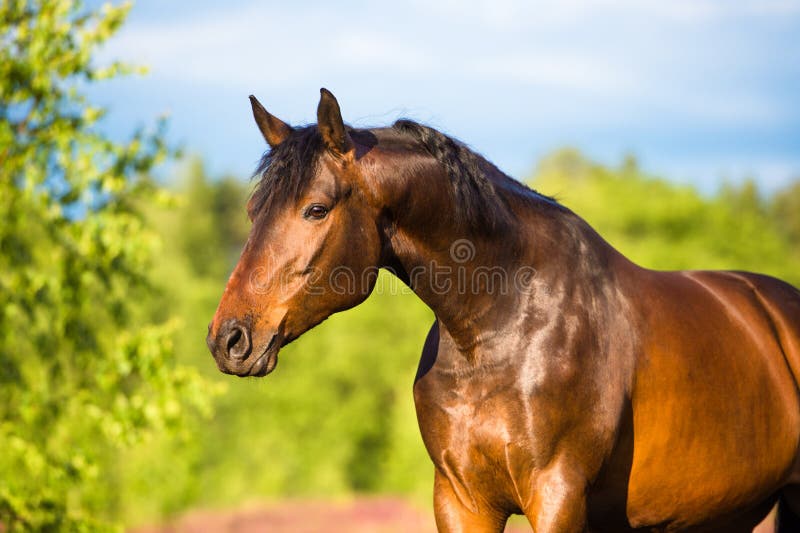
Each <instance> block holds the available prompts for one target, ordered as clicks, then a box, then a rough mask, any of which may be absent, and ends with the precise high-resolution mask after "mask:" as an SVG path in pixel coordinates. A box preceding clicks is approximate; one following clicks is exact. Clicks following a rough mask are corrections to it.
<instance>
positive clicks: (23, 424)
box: [0, 0, 209, 531]
mask: <svg viewBox="0 0 800 533" xmlns="http://www.w3.org/2000/svg"><path fill="white" fill-rule="evenodd" d="M128 8H129V6H128V5H123V6H120V7H112V6H110V5H107V6H104V7H103V8H102V9H101V10H99V11H86V10H84V9H83V8H82V7H81V6H80V5H79V4H78V3H76V2H74V1H71V0H37V1H15V0H6V1H4V2H2V3H0V42H2V45H0V169H1V170H0V450H2V453H0V523H2V524H3V525H4V527H5V528H6V529H7V530H10V531H25V530H36V531H57V530H58V531H60V530H69V531H73V530H75V531H86V530H93V529H108V528H111V527H112V526H113V519H114V510H115V508H116V507H117V505H118V502H117V501H116V499H115V498H116V496H115V494H116V490H115V483H117V467H116V464H115V461H114V457H115V456H116V454H117V453H118V450H119V449H120V448H121V447H124V446H125V445H129V444H131V443H136V442H140V441H141V440H142V439H146V438H148V435H150V434H151V433H153V432H156V431H157V432H163V431H165V430H166V431H172V430H175V429H177V428H179V427H180V424H179V423H180V421H181V419H182V418H183V415H184V413H185V412H187V411H191V412H194V411H195V410H197V409H200V410H203V409H206V408H207V407H208V405H209V404H208V401H207V394H208V392H207V391H206V390H204V384H203V382H202V381H201V380H200V378H199V377H198V376H197V374H196V372H195V371H193V370H190V369H188V368H185V367H181V366H178V365H175V364H174V362H173V350H172V347H171V331H172V330H171V326H170V324H157V323H153V322H152V321H150V320H149V319H148V318H147V316H146V314H145V313H143V311H142V309H143V306H142V304H141V302H143V301H145V300H147V298H149V297H150V296H151V295H152V289H151V284H150V282H149V272H150V269H151V265H152V259H153V253H154V251H155V249H156V248H157V246H158V238H157V235H156V234H155V233H153V232H152V231H151V230H150V229H149V228H148V227H147V226H146V223H145V221H144V219H143V217H142V216H141V214H140V206H142V205H146V204H148V203H153V202H157V201H159V200H160V199H162V197H163V196H164V193H162V192H161V191H159V189H157V188H156V187H154V186H153V185H152V183H151V182H150V181H149V180H147V179H146V178H144V177H143V176H144V173H146V172H147V171H148V170H149V169H150V168H151V167H152V166H153V165H154V164H155V163H157V162H158V161H160V160H161V159H162V158H163V157H164V156H165V155H166V154H167V149H166V147H165V145H164V142H163V134H162V130H161V126H159V128H157V129H156V130H155V131H153V132H149V133H148V132H138V133H136V134H134V135H133V136H132V137H131V138H130V139H129V140H128V141H127V142H123V143H115V142H112V141H111V140H110V139H108V138H107V137H106V136H104V135H103V134H102V133H100V132H99V131H98V128H97V121H98V120H99V119H100V118H101V117H102V116H103V113H104V110H103V109H100V108H97V107H94V106H92V105H90V104H89V102H87V100H86V99H85V97H84V96H83V95H82V94H81V92H80V90H79V88H80V87H81V86H82V85H85V84H93V83H95V82H97V81H99V80H102V79H105V78H111V77H114V76H117V75H119V74H122V73H126V72H130V71H131V70H132V69H131V68H129V67H126V66H124V65H121V64H118V63H115V64H112V65H110V66H107V67H102V68H101V67H99V66H97V65H96V64H95V63H94V62H93V60H92V54H93V52H94V51H95V50H96V48H97V47H98V46H99V45H100V44H102V43H103V42H104V41H105V40H107V39H108V38H109V37H110V36H111V35H112V34H113V33H114V32H115V31H116V30H117V29H118V28H119V27H120V25H121V24H122V22H123V21H124V18H125V15H126V13H127V11H128ZM0 529H2V528H0Z"/></svg>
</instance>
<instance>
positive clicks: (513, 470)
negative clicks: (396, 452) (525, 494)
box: [414, 374, 552, 508]
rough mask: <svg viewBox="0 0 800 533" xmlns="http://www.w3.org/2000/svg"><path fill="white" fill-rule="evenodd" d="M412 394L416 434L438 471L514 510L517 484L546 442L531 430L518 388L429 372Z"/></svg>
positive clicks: (469, 491) (469, 490)
mask: <svg viewBox="0 0 800 533" xmlns="http://www.w3.org/2000/svg"><path fill="white" fill-rule="evenodd" d="M442 380H445V381H447V382H448V383H447V384H446V385H447V387H445V386H444V385H445V384H444V383H442ZM414 398H415V403H416V408H417V417H418V420H419V426H420V431H421V433H422V438H423V441H424V442H425V446H426V448H427V450H428V453H429V455H430V457H431V459H432V460H433V462H434V464H435V465H436V467H437V468H438V470H439V471H440V472H442V473H444V474H445V475H446V476H447V478H448V479H449V480H450V482H451V483H453V484H456V485H458V486H459V487H460V490H462V491H463V493H464V494H466V495H469V496H468V498H485V499H489V500H492V503H493V504H496V505H500V506H507V507H511V508H518V507H519V505H520V499H521V498H520V493H519V490H518V486H519V485H521V484H525V483H526V479H527V476H528V475H529V473H530V471H531V469H532V465H533V464H534V463H535V462H536V461H537V457H543V456H545V455H547V453H548V452H547V451H546V450H547V448H549V447H550V445H549V444H550V442H551V441H552V439H551V438H550V436H549V435H544V434H541V432H539V431H537V430H536V428H534V426H533V423H534V419H535V416H534V415H533V413H532V406H531V405H530V403H529V402H526V401H524V399H523V398H524V393H523V391H522V390H520V388H519V387H518V386H517V385H516V384H514V383H505V382H502V381H499V380H493V379H488V378H487V376H482V379H480V380H474V379H468V378H467V377H466V376H458V377H457V379H456V378H453V376H447V375H445V376H442V375H438V376H437V375H435V374H434V375H428V376H425V377H424V378H422V379H420V380H419V381H418V382H417V383H416V384H415V386H414Z"/></svg>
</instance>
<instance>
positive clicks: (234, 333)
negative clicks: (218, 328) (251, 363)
mask: <svg viewBox="0 0 800 533" xmlns="http://www.w3.org/2000/svg"><path fill="white" fill-rule="evenodd" d="M225 348H226V351H227V353H228V357H230V358H233V359H246V358H247V356H248V355H250V338H249V335H248V334H247V331H246V330H245V329H244V328H243V327H241V326H233V327H232V328H231V331H230V333H228V336H227V338H226V339H225Z"/></svg>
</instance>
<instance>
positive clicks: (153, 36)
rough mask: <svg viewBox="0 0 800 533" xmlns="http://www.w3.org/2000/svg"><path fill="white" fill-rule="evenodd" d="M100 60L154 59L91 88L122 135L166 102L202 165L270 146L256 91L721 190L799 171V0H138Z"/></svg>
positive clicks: (247, 158) (177, 131)
mask: <svg viewBox="0 0 800 533" xmlns="http://www.w3.org/2000/svg"><path fill="white" fill-rule="evenodd" d="M101 58H102V59H103V60H107V59H109V58H122V59H129V60H133V61H135V62H137V63H141V64H146V65H148V66H149V67H150V73H149V75H147V76H145V77H131V78H126V79H124V80H121V81H114V82H110V83H106V84H104V85H102V86H100V87H98V88H95V89H92V92H91V96H92V98H93V99H94V100H95V101H98V102H101V103H103V104H106V105H108V106H109V107H110V109H111V112H110V115H109V116H108V118H107V120H106V125H105V127H106V128H108V129H109V130H110V131H111V132H112V133H114V134H116V135H123V134H125V133H127V132H130V131H131V130H132V129H133V128H134V127H136V126H141V125H146V124H149V123H152V119H153V118H154V117H155V116H156V115H158V114H162V113H168V114H169V116H170V127H169V136H170V138H171V139H172V140H173V141H174V142H179V143H181V144H182V145H183V146H184V147H185V149H186V151H187V152H189V153H194V154H198V155H200V156H201V157H202V158H203V159H204V160H205V161H206V162H207V164H208V168H209V169H210V171H211V172H212V173H214V174H220V173H224V172H229V173H234V174H237V175H240V176H242V179H245V178H247V177H248V176H249V175H250V173H251V172H252V170H253V168H254V166H255V163H256V162H257V160H258V159H259V157H260V155H261V153H262V151H263V149H264V144H263V141H262V139H261V137H260V135H259V134H258V132H257V130H256V128H255V125H254V124H253V121H252V117H251V114H250V108H249V103H248V100H247V95H248V94H251V93H253V94H255V95H256V96H258V98H259V99H260V100H261V102H262V103H263V104H264V105H265V107H266V108H267V109H268V110H269V111H270V112H271V113H273V114H275V115H276V116H278V117H280V118H282V119H283V120H284V121H287V122H290V123H295V124H299V123H307V122H311V121H314V118H315V112H316V105H317V101H318V99H319V88H320V87H327V88H328V89H330V90H331V91H333V93H334V94H335V95H336V96H337V98H338V100H339V103H340V104H341V107H342V112H343V115H344V117H345V120H346V121H348V122H350V123H351V124H353V125H355V126H371V125H385V124H388V123H391V122H392V121H394V120H395V119H397V118H399V117H410V118H413V119H416V120H420V121H423V122H426V123H428V124H430V125H432V126H435V127H437V128H439V129H441V130H443V131H445V132H447V133H450V134H452V135H454V136H456V137H458V138H459V139H461V140H463V141H464V142H466V143H467V144H469V145H470V146H472V147H473V148H474V149H476V150H477V151H479V152H480V153H482V154H483V155H485V156H486V157H487V158H488V159H490V160H492V161H493V162H494V163H496V164H497V165H498V166H499V167H500V168H502V169H504V170H505V171H506V172H508V173H509V174H511V175H513V176H515V177H518V178H524V177H527V176H529V175H530V174H531V172H532V169H533V167H534V165H535V163H536V161H537V160H538V159H539V158H540V157H541V156H542V155H544V154H546V153H547V152H548V151H550V150H552V149H554V148H557V147H560V146H564V145H570V146H575V147H578V148H580V149H581V150H583V151H584V152H586V153H587V154H589V155H590V156H592V157H594V158H596V159H598V160H600V161H602V162H605V163H616V162H618V161H619V160H620V159H621V158H622V156H623V155H624V154H626V153H633V154H635V155H636V156H637V157H638V158H639V161H640V162H641V164H642V165H643V166H644V168H646V169H647V170H648V171H651V172H654V173H656V174H659V175H662V176H665V177H669V178H671V179H674V180H677V181H681V182H688V183H693V184H695V185H696V186H698V187H699V188H701V189H703V190H706V191H713V190H714V189H715V187H716V186H717V185H718V184H719V183H720V181H721V179H722V178H723V177H727V178H728V179H733V180H738V179H741V178H742V177H744V176H755V177H756V178H757V179H758V181H759V182H760V184H761V185H762V186H763V187H764V188H765V189H767V190H774V189H775V188H777V187H779V186H780V185H782V184H785V183H786V182H788V181H789V179H791V178H792V177H798V176H800V97H799V96H798V95H800V0H792V1H789V0H743V1H735V0H734V1H723V0H721V1H710V0H670V1H663V0H659V1H653V0H592V1H578V0H548V1H539V2H536V1H525V0H487V1H471V2H468V1H455V0H443V1H434V0H396V1H393V2H376V1H372V2H355V1H347V0H346V1H341V2H316V1H310V2H285V1H284V2H254V1H245V0H241V1H239V0H236V1H228V2H211V1H206V0H195V1H193V2H156V1H154V0H139V1H138V2H136V3H135V4H134V7H133V9H132V11H131V14H130V17H129V19H128V23H127V24H126V25H125V26H124V27H123V29H122V30H121V32H120V33H119V34H118V35H117V36H116V37H115V38H114V39H113V40H112V41H111V42H110V43H109V44H108V45H107V46H106V47H105V49H104V50H103V52H102V54H101Z"/></svg>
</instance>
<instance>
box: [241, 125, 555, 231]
mask: <svg viewBox="0 0 800 533" xmlns="http://www.w3.org/2000/svg"><path fill="white" fill-rule="evenodd" d="M391 130H392V131H395V132H397V133H398V134H400V135H401V136H403V137H407V138H408V139H409V140H411V141H412V142H414V143H415V144H416V145H418V146H420V147H421V148H423V149H424V150H425V151H426V152H428V153H429V154H430V155H431V156H432V157H433V158H434V159H435V160H436V161H438V162H439V163H440V164H441V165H442V166H443V167H444V168H445V170H446V172H447V175H448V176H449V178H450V182H451V185H452V187H453V200H454V202H455V204H456V205H457V206H458V209H457V210H456V213H455V215H456V216H457V217H458V219H459V220H460V221H461V222H463V223H464V224H466V225H468V226H469V227H470V228H471V229H473V230H476V231H487V230H488V231H492V230H496V229H501V228H502V227H505V226H506V225H507V223H508V222H509V221H510V216H511V214H510V212H509V209H508V206H507V204H506V201H505V199H504V198H503V197H502V196H501V195H500V194H499V192H498V191H497V188H496V186H495V184H494V183H492V181H491V180H490V179H489V175H491V174H494V173H497V174H500V175H503V176H505V174H504V173H503V172H502V171H500V170H499V169H498V168H497V167H495V166H494V165H493V164H492V163H490V162H489V161H487V160H486V159H484V158H483V157H481V156H480V155H478V154H476V153H475V152H473V151H472V150H470V149H469V148H468V147H467V146H466V145H464V144H463V143H461V142H459V141H457V140H456V139H453V138H452V137H449V136H447V135H445V134H444V133H441V132H440V131H438V130H435V129H434V128H431V127H429V126H425V125H422V124H419V123H417V122H414V121H412V120H408V119H401V120H398V121H396V122H395V123H394V124H393V125H392V128H391ZM348 131H349V132H350V133H351V134H352V135H354V136H358V135H359V134H360V133H369V132H370V130H356V129H353V128H349V127H348ZM324 149H325V145H324V142H323V140H322V137H321V136H320V134H319V131H318V130H317V126H316V125H309V126H303V127H299V128H295V129H294V131H293V132H292V133H291V135H290V136H289V137H288V138H287V139H286V140H285V141H283V142H282V143H281V144H280V145H278V146H277V147H276V148H273V149H272V150H270V151H268V152H267V153H265V154H264V156H263V157H262V158H261V161H260V163H259V165H258V168H257V169H256V171H255V173H254V174H253V177H254V178H256V177H257V178H258V183H257V184H256V187H255V189H254V191H253V194H252V197H251V200H250V206H249V208H250V211H251V216H254V215H255V214H257V213H260V212H261V211H262V210H264V209H267V208H269V206H271V205H273V204H274V203H277V202H282V201H285V200H288V199H297V198H299V196H300V195H301V194H302V193H303V190H304V188H305V187H306V186H307V184H308V183H310V182H311V179H312V178H313V176H314V174H315V173H316V172H317V170H318V164H319V156H320V155H321V154H322V152H323V151H324ZM507 179H508V180H510V181H511V182H513V184H514V187H515V188H516V187H519V188H520V189H524V190H525V191H526V192H527V193H533V194H534V195H535V196H536V197H537V198H539V199H541V200H544V201H546V202H550V203H556V202H555V200H554V199H552V198H549V197H547V196H543V195H541V194H539V193H537V192H536V191H533V190H531V189H529V188H527V187H526V186H525V185H524V184H522V183H520V182H517V181H516V180H514V179H513V178H510V177H507Z"/></svg>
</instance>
